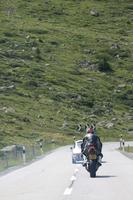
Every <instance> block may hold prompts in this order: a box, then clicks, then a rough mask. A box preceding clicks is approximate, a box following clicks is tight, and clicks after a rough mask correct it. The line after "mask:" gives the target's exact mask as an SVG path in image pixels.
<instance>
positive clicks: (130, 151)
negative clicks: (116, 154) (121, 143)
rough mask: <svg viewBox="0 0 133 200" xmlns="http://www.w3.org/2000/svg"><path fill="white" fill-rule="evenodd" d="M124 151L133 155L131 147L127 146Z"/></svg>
mask: <svg viewBox="0 0 133 200" xmlns="http://www.w3.org/2000/svg"><path fill="white" fill-rule="evenodd" d="M124 149H125V151H127V152H129V153H133V147H132V146H128V147H125V148H124Z"/></svg>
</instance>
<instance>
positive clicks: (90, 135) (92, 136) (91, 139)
mask: <svg viewBox="0 0 133 200" xmlns="http://www.w3.org/2000/svg"><path fill="white" fill-rule="evenodd" d="M88 143H89V144H94V145H95V148H96V153H97V157H98V163H99V165H101V159H102V157H103V154H102V143H101V140H100V138H99V137H98V136H97V135H96V132H94V129H93V126H91V127H90V128H89V129H88V130H87V134H86V135H85V136H84V138H83V143H82V144H81V152H82V153H83V155H85V156H86V157H87V154H88V150H87V145H88ZM85 164H86V160H85V161H84V163H83V166H85Z"/></svg>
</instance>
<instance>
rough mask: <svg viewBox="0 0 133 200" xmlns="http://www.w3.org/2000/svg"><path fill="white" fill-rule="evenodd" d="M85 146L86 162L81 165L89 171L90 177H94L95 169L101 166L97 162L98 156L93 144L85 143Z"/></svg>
mask: <svg viewBox="0 0 133 200" xmlns="http://www.w3.org/2000/svg"><path fill="white" fill-rule="evenodd" d="M87 146H88V147H87V148H86V151H87V152H86V153H85V156H86V162H85V164H84V165H83V166H85V168H86V170H87V171H88V172H89V173H90V177H91V178H94V177H96V171H97V170H98V168H99V167H100V166H101V163H100V162H99V159H100V156H98V155H97V151H96V148H95V146H94V145H93V144H89V145H87Z"/></svg>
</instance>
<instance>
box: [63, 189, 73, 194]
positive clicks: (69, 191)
mask: <svg viewBox="0 0 133 200" xmlns="http://www.w3.org/2000/svg"><path fill="white" fill-rule="evenodd" d="M71 192H72V188H66V190H65V192H64V195H70V194H71Z"/></svg>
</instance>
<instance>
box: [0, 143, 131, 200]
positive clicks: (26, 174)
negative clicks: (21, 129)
mask: <svg viewBox="0 0 133 200" xmlns="http://www.w3.org/2000/svg"><path fill="white" fill-rule="evenodd" d="M118 147H119V144H118V143H105V144H104V145H103V154H104V158H103V165H102V167H100V168H99V170H98V172H97V177H96V178H90V176H89V173H88V172H87V171H86V170H85V169H84V167H82V166H81V165H74V164H72V163H71V151H70V148H69V147H68V146H67V147H62V148H59V149H57V150H56V151H54V152H53V153H51V154H49V155H47V156H45V157H44V158H43V159H41V160H38V161H37V162H35V163H32V164H31V165H29V166H25V167H24V168H21V169H18V170H16V171H13V172H11V173H9V174H6V175H4V176H1V177H0V200H88V199H90V200H114V198H115V199H118V200H125V199H126V200H132V199H133V160H131V159H129V158H127V157H125V156H124V155H122V154H121V153H120V152H118V151H116V150H115V148H118Z"/></svg>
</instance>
